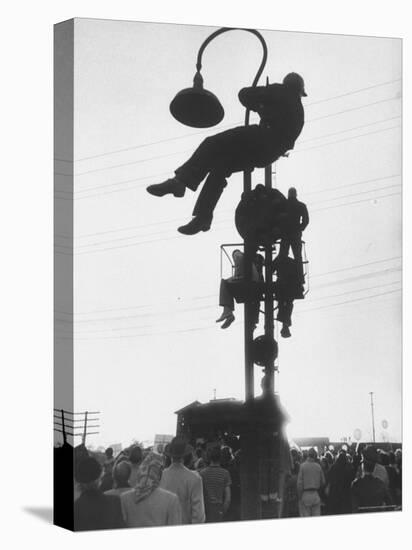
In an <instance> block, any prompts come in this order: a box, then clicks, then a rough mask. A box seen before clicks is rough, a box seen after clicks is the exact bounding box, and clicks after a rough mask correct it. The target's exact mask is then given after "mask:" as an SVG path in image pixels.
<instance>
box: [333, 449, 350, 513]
mask: <svg viewBox="0 0 412 550" xmlns="http://www.w3.org/2000/svg"><path fill="white" fill-rule="evenodd" d="M353 478H354V472H353V469H352V465H351V464H350V463H349V462H348V460H347V457H346V453H345V452H340V453H339V455H338V458H337V459H336V462H335V463H334V464H333V466H332V467H331V468H330V470H329V472H328V476H327V479H328V483H329V494H328V498H327V513H328V514H350V512H351V485H352V481H353Z"/></svg>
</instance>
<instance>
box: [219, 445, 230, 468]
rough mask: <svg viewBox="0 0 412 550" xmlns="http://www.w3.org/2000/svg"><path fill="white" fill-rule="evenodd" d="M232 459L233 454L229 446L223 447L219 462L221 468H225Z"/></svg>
mask: <svg viewBox="0 0 412 550" xmlns="http://www.w3.org/2000/svg"><path fill="white" fill-rule="evenodd" d="M232 461H233V455H232V451H231V449H230V447H223V448H222V450H221V456H220V464H221V466H222V467H223V468H227V467H228V466H229V465H230V464H231V462H232Z"/></svg>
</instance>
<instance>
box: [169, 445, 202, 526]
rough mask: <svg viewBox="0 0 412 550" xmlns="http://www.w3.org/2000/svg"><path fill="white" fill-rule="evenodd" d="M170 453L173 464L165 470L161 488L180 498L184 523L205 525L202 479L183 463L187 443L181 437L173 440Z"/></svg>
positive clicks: (187, 448)
mask: <svg viewBox="0 0 412 550" xmlns="http://www.w3.org/2000/svg"><path fill="white" fill-rule="evenodd" d="M168 452H169V453H170V456H171V459H172V463H171V465H170V466H169V467H168V468H166V469H165V470H163V474H162V479H161V480H160V485H159V487H160V488H162V489H166V491H170V492H171V493H174V494H175V495H177V496H178V497H179V501H180V505H181V508H182V523H184V524H185V523H204V521H205V508H204V501H203V484H202V479H201V477H200V476H199V474H198V473H197V472H193V471H191V470H189V469H188V468H186V466H185V465H184V463H183V462H184V458H185V456H186V455H187V454H188V452H189V447H188V445H187V443H186V441H185V440H184V439H183V438H181V437H175V438H173V439H172V441H171V443H170V445H169V450H168Z"/></svg>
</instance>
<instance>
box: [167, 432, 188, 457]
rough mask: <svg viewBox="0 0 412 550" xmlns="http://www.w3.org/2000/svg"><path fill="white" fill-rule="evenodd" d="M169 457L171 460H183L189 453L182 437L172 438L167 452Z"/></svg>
mask: <svg viewBox="0 0 412 550" xmlns="http://www.w3.org/2000/svg"><path fill="white" fill-rule="evenodd" d="M167 452H168V454H169V456H171V457H172V458H183V457H184V456H186V455H187V454H189V452H190V447H189V445H188V444H187V442H186V440H185V439H183V437H179V436H177V437H174V438H173V439H172V441H171V442H170V445H169V448H168V450H167Z"/></svg>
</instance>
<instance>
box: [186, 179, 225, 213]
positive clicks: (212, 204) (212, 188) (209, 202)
mask: <svg viewBox="0 0 412 550" xmlns="http://www.w3.org/2000/svg"><path fill="white" fill-rule="evenodd" d="M226 185H227V180H226V178H225V177H224V176H223V175H221V174H216V173H215V172H211V173H210V174H209V176H208V177H207V179H206V181H205V183H204V184H203V187H202V190H201V192H200V193H199V197H198V199H197V201H196V204H195V207H194V209H193V216H199V217H201V218H211V217H212V216H213V211H214V209H215V208H216V205H217V203H218V201H219V199H220V197H221V195H222V193H223V190H224V188H225V187H226Z"/></svg>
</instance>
